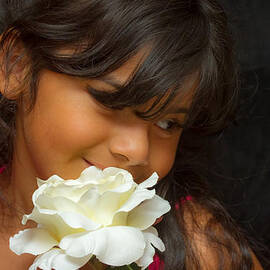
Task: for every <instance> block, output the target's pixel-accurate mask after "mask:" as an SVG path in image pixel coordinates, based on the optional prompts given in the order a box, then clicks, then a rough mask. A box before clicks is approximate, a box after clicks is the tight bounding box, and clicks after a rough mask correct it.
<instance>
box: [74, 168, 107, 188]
mask: <svg viewBox="0 0 270 270" xmlns="http://www.w3.org/2000/svg"><path fill="white" fill-rule="evenodd" d="M102 177H103V172H102V170H100V169H99V168H97V167H95V166H90V167H88V168H86V169H85V170H83V171H82V173H81V175H80V178H79V179H78V181H80V182H81V183H92V184H94V185H98V184H99V180H100V179H101V178H102Z"/></svg>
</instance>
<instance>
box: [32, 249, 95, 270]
mask: <svg viewBox="0 0 270 270" xmlns="http://www.w3.org/2000/svg"><path fill="white" fill-rule="evenodd" d="M90 258H91V255H90V256H85V257H81V258H74V257H70V256H68V255H66V254H65V252H64V251H63V250H61V249H58V248H55V249H52V250H50V251H48V252H46V253H44V254H42V255H40V256H38V257H37V258H36V259H35V261H34V263H33V264H32V265H31V267H30V268H29V270H37V269H38V268H40V269H43V270H51V269H54V270H63V269H64V270H77V269H79V268H80V267H82V266H83V265H85V264H86V263H87V262H88V261H89V260H90Z"/></svg>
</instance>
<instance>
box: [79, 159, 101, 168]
mask: <svg viewBox="0 0 270 270" xmlns="http://www.w3.org/2000/svg"><path fill="white" fill-rule="evenodd" d="M83 160H84V161H85V163H86V164H87V166H88V167H91V166H95V167H97V168H99V169H100V170H104V169H105V168H106V167H105V166H102V165H100V164H97V163H92V162H90V161H88V160H87V159H85V158H83Z"/></svg>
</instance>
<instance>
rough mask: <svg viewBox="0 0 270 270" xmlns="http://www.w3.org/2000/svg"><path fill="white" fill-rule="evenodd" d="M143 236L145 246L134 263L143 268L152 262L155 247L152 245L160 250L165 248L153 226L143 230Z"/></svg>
mask: <svg viewBox="0 0 270 270" xmlns="http://www.w3.org/2000/svg"><path fill="white" fill-rule="evenodd" d="M143 236H144V238H145V242H146V247H145V249H144V254H143V256H142V257H141V258H140V259H139V260H137V261H136V264H137V265H138V266H140V267H142V269H145V268H146V267H147V266H149V264H151V263H152V262H153V257H154V255H155V249H154V248H153V246H154V247H155V248H157V249H159V250H160V251H162V252H163V251H164V250H165V246H164V244H163V242H162V241H161V239H160V238H159V237H158V236H157V230H156V229H155V228H154V227H150V228H148V229H147V230H145V231H143Z"/></svg>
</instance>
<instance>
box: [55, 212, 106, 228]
mask: <svg viewBox="0 0 270 270" xmlns="http://www.w3.org/2000/svg"><path fill="white" fill-rule="evenodd" d="M58 215H59V216H60V217H61V218H62V219H63V221H64V222H65V223H66V224H67V225H68V226H70V227H71V228H74V229H79V228H82V229H85V230H87V231H92V230H97V229H98V228H99V227H100V226H101V225H100V224H98V223H95V222H94V221H92V220H91V219H89V218H87V217H85V216H83V215H81V214H79V213H71V212H62V213H58Z"/></svg>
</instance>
